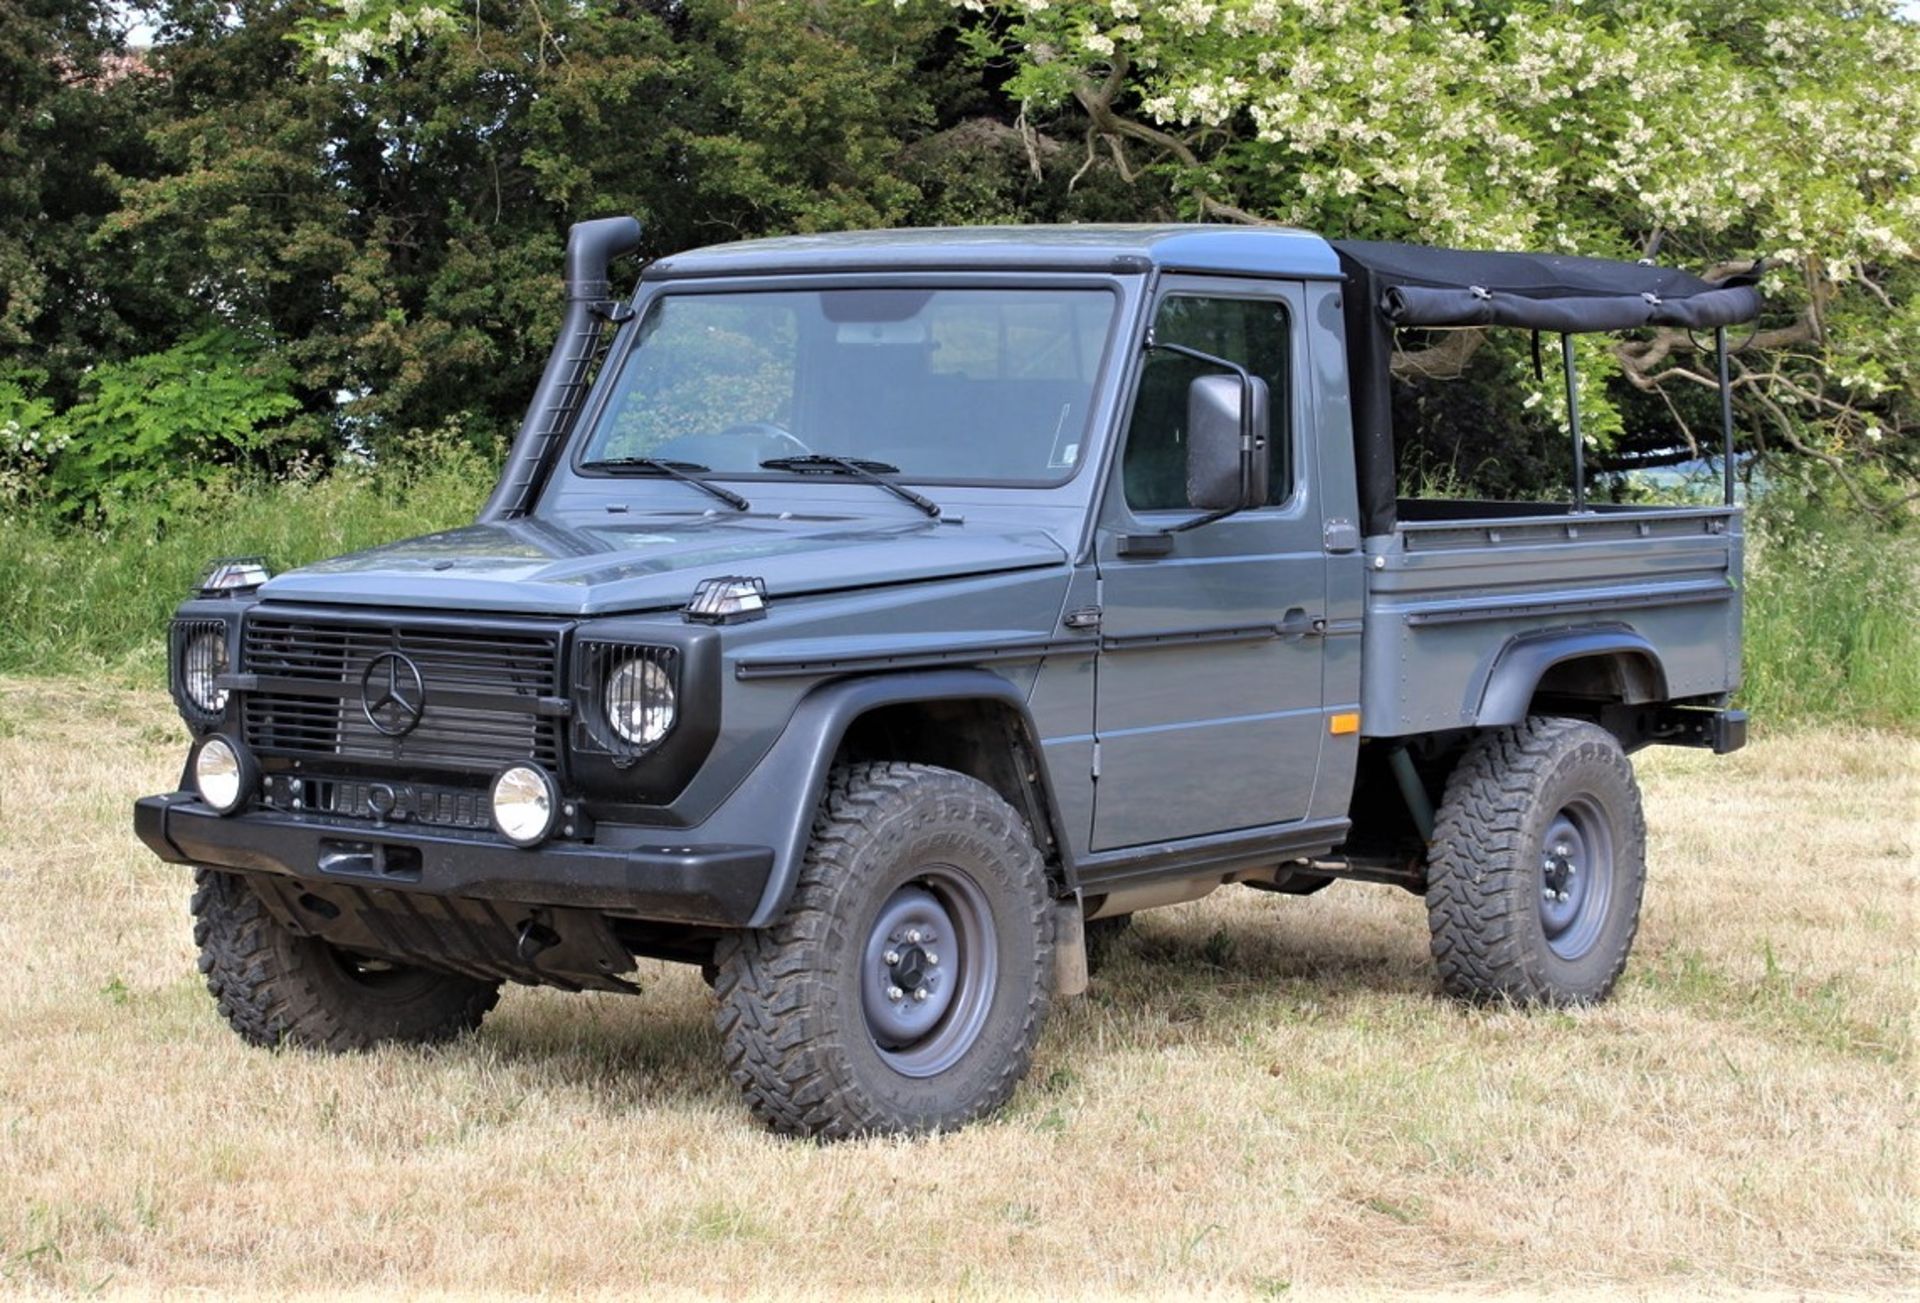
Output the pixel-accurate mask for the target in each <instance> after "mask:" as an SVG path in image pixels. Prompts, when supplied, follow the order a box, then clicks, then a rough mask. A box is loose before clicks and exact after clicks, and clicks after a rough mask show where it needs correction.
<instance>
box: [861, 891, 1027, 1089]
mask: <svg viewBox="0 0 1920 1303" xmlns="http://www.w3.org/2000/svg"><path fill="white" fill-rule="evenodd" d="M997 968H998V959H997V951H996V947H995V944H994V926H993V917H992V911H991V910H990V909H989V908H988V907H987V903H986V897H985V895H984V893H982V892H981V890H980V888H979V887H978V886H977V885H975V884H974V883H973V881H972V879H971V878H969V877H967V876H965V875H963V874H961V873H959V872H958V871H956V870H953V869H949V868H946V867H945V866H931V867H929V868H928V869H926V870H925V871H924V872H923V874H922V876H921V877H920V878H918V879H916V880H915V881H913V882H909V883H907V884H906V885H905V886H902V887H900V888H899V889H898V890H896V891H895V892H894V893H893V894H892V895H891V896H889V897H888V898H887V899H886V901H885V902H884V903H883V904H882V905H881V906H880V910H879V913H878V914H877V915H876V916H875V918H874V921H873V924H872V925H871V926H870V927H869V928H868V930H867V941H866V944H865V945H864V946H863V947H862V949H861V956H860V973H859V978H860V1002H861V1005H862V1007H863V1012H864V1013H865V1015H866V1023H867V1032H868V1034H869V1035H871V1036H872V1038H873V1043H874V1046H875V1048H877V1049H878V1050H879V1051H880V1055H881V1057H882V1058H883V1059H885V1060H886V1061H887V1062H888V1063H889V1064H890V1065H891V1066H892V1067H893V1068H894V1069H895V1070H897V1071H899V1072H901V1073H903V1074H904V1075H906V1076H910V1077H929V1076H934V1075H936V1074H938V1073H940V1072H944V1071H945V1070H947V1069H948V1068H950V1067H952V1066H953V1064H955V1063H957V1062H958V1061H959V1059H960V1057H961V1056H962V1055H964V1054H965V1052H966V1050H967V1049H968V1048H969V1047H970V1046H971V1045H972V1043H973V1041H974V1040H975V1038H976V1037H977V1036H978V1035H979V1031H980V1027H981V1025H982V1023H983V1022H984V1021H985V1019H986V1015H987V1010H988V1008H989V1006H990V1004H991V1002H992V997H993V990H994V986H995V981H996V976H997Z"/></svg>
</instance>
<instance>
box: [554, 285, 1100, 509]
mask: <svg viewBox="0 0 1920 1303" xmlns="http://www.w3.org/2000/svg"><path fill="white" fill-rule="evenodd" d="M1114 302H1115V300H1114V296H1113V295H1112V294H1111V293H1110V292H1108V291H1106V290H1100V289H1087V290H1066V289H1036V290H1025V289H937V290H932V289H922V290H913V289H885V290H854V289H839V290H794V291H784V290H781V291H754V292H745V293H733V294H692V293H683V294H667V295H664V296H662V297H661V298H659V299H656V300H655V301H654V304H653V306H652V308H651V309H650V310H649V311H648V313H647V316H646V319H645V320H644V321H643V322H642V323H641V324H640V327H639V336H638V338H637V339H636V341H635V343H634V346H633V347H632V348H631V349H630V350H629V351H628V353H627V355H626V358H625V361H624V363H623V364H622V365H621V367H620V371H619V374H618V375H617V376H616V377H614V380H613V388H612V390H611V392H610V394H609V397H608V401H607V404H606V406H605V407H604V408H603V409H602V410H601V414H600V417H599V419H598V420H597V421H596V422H595V424H594V428H593V430H592V432H591V434H590V436H589V438H588V440H587V444H586V447H585V450H584V452H583V454H582V456H581V463H582V465H583V466H591V465H592V464H593V463H595V462H601V463H613V462H619V461H621V460H623V459H629V458H641V457H646V458H656V459H662V460H672V461H675V462H679V463H683V464H685V465H688V466H697V467H700V468H703V469H704V468H710V469H712V470H714V471H716V472H719V473H723V474H742V473H745V474H755V475H761V474H780V473H787V474H791V473H795V470H794V467H793V466H792V465H791V464H788V465H787V466H785V467H775V468H767V467H765V466H763V465H762V463H765V462H776V463H777V462H780V461H781V460H782V459H787V458H796V457H807V456H815V457H820V458H836V457H837V458H853V459H857V460H859V461H861V462H863V463H868V464H869V468H870V469H872V470H884V471H886V472H887V473H891V472H892V471H893V470H894V469H896V468H897V469H898V471H899V473H900V476H901V478H903V479H916V480H958V481H964V482H968V483H982V482H994V483H1022V484H1052V483H1057V482H1059V481H1061V480H1064V479H1066V478H1067V477H1068V476H1069V475H1071V474H1072V473H1073V469H1074V467H1075V466H1076V465H1077V464H1078V463H1079V460H1080V457H1081V454H1082V452H1083V451H1084V444H1085V439H1086V428H1087V418H1088V410H1089V405H1090V403H1091V401H1092V398H1093V386H1094V378H1095V375H1096V373H1097V372H1098V370H1099V367H1100V361H1101V358H1102V356H1103V355H1104V354H1105V351H1106V345H1107V332H1108V327H1109V326H1110V324H1111V322H1112V319H1113V314H1114Z"/></svg>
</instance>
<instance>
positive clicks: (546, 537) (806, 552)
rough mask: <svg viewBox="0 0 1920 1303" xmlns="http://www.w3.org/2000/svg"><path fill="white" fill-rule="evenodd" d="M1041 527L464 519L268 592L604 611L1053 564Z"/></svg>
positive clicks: (759, 519)
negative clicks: (744, 578)
mask: <svg viewBox="0 0 1920 1303" xmlns="http://www.w3.org/2000/svg"><path fill="white" fill-rule="evenodd" d="M1066 560H1067V556H1066V553H1065V551H1064V550H1063V549H1062V548H1061V547H1060V545H1059V544H1058V543H1056V542H1054V540H1053V539H1052V538H1051V537H1050V536H1049V535H1047V534H1045V533H1043V532H1041V531H1039V530H1026V529H1021V530H1007V529H1003V528H995V527H992V526H985V527H983V526H978V525H960V524H948V523H943V522H939V521H931V520H929V521H924V522H919V521H914V522H905V523H900V522H891V523H869V522H863V521H856V520H848V519H844V518H837V517H836V518H815V519H812V520H808V519H804V518H793V517H786V518H781V517H774V516H742V517H722V516H701V517H697V518H692V519H684V520H683V519H667V520H657V519H656V520H644V519H643V520H634V521H619V522H617V523H611V522H610V523H608V524H605V525H594V526H592V527H589V528H582V527H578V526H568V525H559V524H555V523H553V522H551V521H545V520H539V519H534V518H523V519H519V520H512V521H505V522H502V523H500V524H495V525H468V526H466V527H465V528H462V529H450V530H446V531H444V532H442V533H438V534H423V535H421V536H420V537H419V538H411V539H407V540H405V541H403V542H399V543H389V544H387V545H385V546H383V547H376V548H372V549H370V550H368V551H365V552H355V553H353V554H351V555H349V556H343V557H336V558H334V559H333V560H330V561H322V562H319V563H318V564H316V565H310V566H306V567H304V568H302V569H299V570H292V571H288V572H287V573H286V574H283V575H280V576H278V577H277V578H275V579H273V580H271V581H270V582H269V583H268V584H267V585H266V586H265V587H264V588H263V589H261V596H262V597H263V598H265V599H266V600H269V601H287V602H299V601H305V602H327V603H352V604H356V605H361V604H364V605H370V606H374V605H377V606H407V607H416V608H421V609H428V610H431V609H442V610H458V611H510V612H519V613H524V614H543V615H597V614H607V613H615V612H618V613H625V612H633V611H645V610H663V609H672V608H674V607H678V606H680V605H682V604H683V603H685V602H686V600H687V599H688V598H689V597H691V596H692V595H693V590H694V587H695V585H697V584H698V583H699V582H700V581H701V580H702V579H710V578H714V577H717V576H720V575H755V576H758V577H760V578H761V579H764V580H766V583H767V592H768V594H769V595H770V596H772V597H780V596H783V595H784V596H793V595H796V594H800V593H814V592H827V591H831V590H836V589H848V588H866V587H873V586H876V585H881V584H900V583H909V582H912V581H915V580H927V579H950V578H960V577H963V576H967V575H979V574H989V573H993V572H995V571H1006V570H1027V569H1033V568H1035V567H1039V566H1054V565H1060V564H1063V563H1064V562H1065V561H1066Z"/></svg>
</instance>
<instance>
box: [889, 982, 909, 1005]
mask: <svg viewBox="0 0 1920 1303" xmlns="http://www.w3.org/2000/svg"><path fill="white" fill-rule="evenodd" d="M906 998H907V993H906V992H905V991H903V990H901V989H900V988H899V987H897V986H889V987H888V988H887V999H889V1000H894V1001H899V1000H904V999H906Z"/></svg>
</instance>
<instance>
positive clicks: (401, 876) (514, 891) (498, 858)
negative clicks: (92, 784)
mask: <svg viewBox="0 0 1920 1303" xmlns="http://www.w3.org/2000/svg"><path fill="white" fill-rule="evenodd" d="M133 828H134V832H135V833H136V834H138V836H139V838H140V840H141V841H143V842H145V843H146V844H147V847H148V848H149V849H150V850H152V851H153V853H154V854H155V855H158V856H159V857H160V858H161V859H163V860H165V861H167V862H168V863H170V864H193V865H204V866H208V867H214V868H228V869H236V870H240V871H242V872H248V873H274V874H279V875H281V876H283V877H289V878H295V879H298V880H300V881H303V882H322V883H336V884H340V885H343V886H353V887H361V888H378V889H381V890H389V891H399V892H419V893H423V894H425V895H429V896H448V897H460V898H465V899H471V900H493V901H504V902H508V903H512V904H516V905H545V906H551V907H554V908H563V909H585V910H604V911H606V912H609V913H615V914H622V915H629V916H632V917H635V918H643V919H654V920H659V921H661V922H669V923H690V924H697V925H705V926H716V927H741V926H744V925H745V924H746V922H747V920H748V919H750V918H751V917H752V916H753V913H754V910H755V909H756V908H757V907H758V906H759V904H760V898H761V896H762V894H763V893H764V892H765V891H766V886H767V878H768V877H769V875H770V874H771V873H772V871H773V852H772V850H770V849H769V848H767V847H765V846H684V845H682V846H673V845H668V846H632V847H625V848H616V847H611V846H605V845H597V846H588V845H578V844H573V843H566V842H551V843H548V844H546V845H543V846H538V847H534V848H532V849H530V850H522V849H520V848H519V847H516V846H510V845H507V844H506V843H504V842H501V841H498V840H492V839H488V838H483V837H479V836H473V835H458V834H450V833H440V832H427V831H423V830H416V829H405V830H402V829H399V828H395V827H392V826H386V827H374V826H372V825H364V826H363V825H359V824H356V823H351V822H348V821H345V820H321V819H319V818H316V817H312V816H300V815H290V814H281V813H278V812H274V811H253V812H250V813H247V814H234V815H220V814H216V813H214V812H213V810H211V809H209V808H208V807H207V806H206V805H205V804H204V803H202V802H201V800H200V799H199V798H198V797H197V796H194V795H193V794H191V793H188V792H175V793H173V794H171V795H168V796H148V797H142V798H141V799H140V800H138V801H136V802H135V803H134V807H133Z"/></svg>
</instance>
